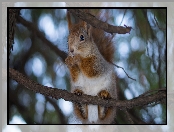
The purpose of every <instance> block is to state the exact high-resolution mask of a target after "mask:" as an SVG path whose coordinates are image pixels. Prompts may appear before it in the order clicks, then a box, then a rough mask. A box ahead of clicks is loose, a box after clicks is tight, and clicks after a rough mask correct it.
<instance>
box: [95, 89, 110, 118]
mask: <svg viewBox="0 0 174 132" xmlns="http://www.w3.org/2000/svg"><path fill="white" fill-rule="evenodd" d="M98 96H99V97H100V98H102V99H105V100H109V99H111V96H110V94H109V92H108V91H106V90H102V91H100V92H99V93H98ZM110 110H111V107H103V106H98V114H99V118H100V119H101V120H103V119H105V117H106V116H107V115H108V114H109V112H110Z"/></svg>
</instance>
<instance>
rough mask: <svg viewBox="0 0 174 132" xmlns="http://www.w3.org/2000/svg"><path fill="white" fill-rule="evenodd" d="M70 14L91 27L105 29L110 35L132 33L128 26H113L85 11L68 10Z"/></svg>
mask: <svg viewBox="0 0 174 132" xmlns="http://www.w3.org/2000/svg"><path fill="white" fill-rule="evenodd" d="M68 11H69V12H71V13H73V14H74V15H76V16H78V17H79V18H80V19H82V20H84V21H86V22H87V23H89V24H90V25H92V26H93V27H96V28H100V29H103V30H104V31H106V32H108V33H118V34H126V33H130V31H131V29H132V27H128V26H125V27H123V26H113V25H110V24H108V23H106V22H102V21H100V20H98V19H97V18H96V17H95V16H93V15H92V14H90V13H88V12H84V10H83V9H68Z"/></svg>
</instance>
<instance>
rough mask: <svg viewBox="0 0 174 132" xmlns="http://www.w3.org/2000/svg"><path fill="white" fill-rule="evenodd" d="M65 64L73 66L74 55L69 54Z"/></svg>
mask: <svg viewBox="0 0 174 132" xmlns="http://www.w3.org/2000/svg"><path fill="white" fill-rule="evenodd" d="M65 64H66V65H67V66H70V67H71V66H73V65H74V61H73V57H72V56H68V57H67V58H66V59H65Z"/></svg>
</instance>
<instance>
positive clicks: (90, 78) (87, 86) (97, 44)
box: [65, 13, 117, 124]
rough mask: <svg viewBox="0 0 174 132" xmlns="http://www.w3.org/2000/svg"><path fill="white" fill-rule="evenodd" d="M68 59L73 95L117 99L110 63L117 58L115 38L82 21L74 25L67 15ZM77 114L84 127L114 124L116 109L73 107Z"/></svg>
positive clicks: (84, 105) (87, 105)
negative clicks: (113, 39)
mask: <svg viewBox="0 0 174 132" xmlns="http://www.w3.org/2000/svg"><path fill="white" fill-rule="evenodd" d="M67 16H68V17H67V18H68V28H69V36H68V57H67V58H66V59H65V64H66V65H67V67H68V69H69V71H70V76H71V92H72V93H74V94H76V95H78V96H80V95H82V94H87V95H91V96H98V97H100V98H102V99H105V100H109V99H111V98H113V99H117V89H116V75H115V70H114V66H113V65H112V64H111V63H110V62H112V61H113V58H114V45H113V42H112V38H113V37H112V36H109V35H108V36H107V35H106V34H105V32H104V31H103V30H101V29H98V28H94V27H92V26H91V25H89V24H87V23H86V22H85V21H83V20H80V21H79V22H78V23H77V24H72V22H71V18H70V14H69V13H68V15H67ZM73 107H74V114H75V115H76V117H77V118H79V119H80V120H81V121H82V123H83V124H111V123H112V122H113V121H114V118H115V116H116V108H115V107H104V106H98V105H92V104H80V103H74V106H73Z"/></svg>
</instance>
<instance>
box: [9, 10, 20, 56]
mask: <svg viewBox="0 0 174 132" xmlns="http://www.w3.org/2000/svg"><path fill="white" fill-rule="evenodd" d="M19 12H20V9H9V10H8V14H9V16H8V19H9V23H8V24H9V31H8V33H9V34H8V35H9V38H8V39H9V41H8V42H9V43H8V44H9V49H8V50H9V55H10V53H11V50H13V44H14V33H15V24H16V18H17V16H18V15H19Z"/></svg>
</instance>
